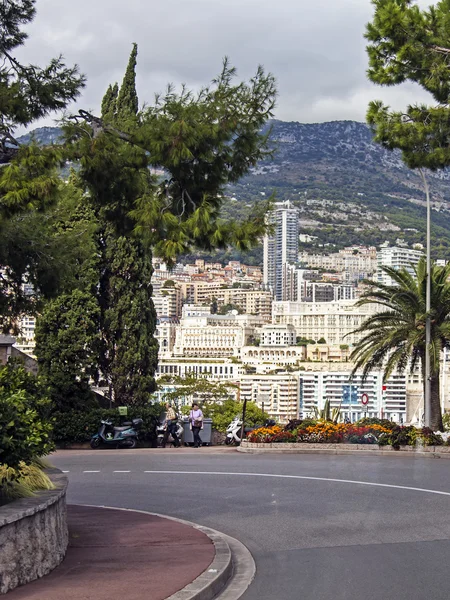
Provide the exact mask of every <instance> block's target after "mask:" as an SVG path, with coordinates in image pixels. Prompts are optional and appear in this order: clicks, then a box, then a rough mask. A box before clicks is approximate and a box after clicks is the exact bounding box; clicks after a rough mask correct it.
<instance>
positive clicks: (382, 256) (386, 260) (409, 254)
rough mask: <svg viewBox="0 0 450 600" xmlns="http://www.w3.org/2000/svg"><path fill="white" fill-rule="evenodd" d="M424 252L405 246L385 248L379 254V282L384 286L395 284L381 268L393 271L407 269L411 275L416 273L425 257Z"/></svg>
mask: <svg viewBox="0 0 450 600" xmlns="http://www.w3.org/2000/svg"><path fill="white" fill-rule="evenodd" d="M423 255H424V254H423V251H422V250H415V249H413V248H407V247H404V246H385V247H382V248H380V250H379V252H378V253H377V261H378V271H377V280H378V282H379V283H382V284H383V285H392V284H393V283H394V282H393V280H392V278H391V277H389V275H387V273H384V271H382V269H381V267H392V268H393V269H401V268H405V269H406V270H407V271H408V272H409V273H411V274H413V273H414V267H415V266H416V265H417V263H418V262H419V260H420V259H421V257H422V256H423Z"/></svg>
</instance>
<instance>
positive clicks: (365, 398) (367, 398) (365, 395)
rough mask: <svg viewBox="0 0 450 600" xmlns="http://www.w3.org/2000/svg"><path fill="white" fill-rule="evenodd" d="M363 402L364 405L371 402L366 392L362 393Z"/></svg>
mask: <svg viewBox="0 0 450 600" xmlns="http://www.w3.org/2000/svg"><path fill="white" fill-rule="evenodd" d="M361 404H363V405H364V406H365V405H366V404H369V396H368V395H367V394H366V393H364V394H362V395H361Z"/></svg>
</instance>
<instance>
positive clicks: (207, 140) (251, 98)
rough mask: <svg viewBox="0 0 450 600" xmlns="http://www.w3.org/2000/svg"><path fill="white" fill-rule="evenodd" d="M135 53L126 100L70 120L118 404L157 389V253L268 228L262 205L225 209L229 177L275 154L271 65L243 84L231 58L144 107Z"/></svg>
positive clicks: (104, 368)
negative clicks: (203, 79) (201, 81)
mask: <svg viewBox="0 0 450 600" xmlns="http://www.w3.org/2000/svg"><path fill="white" fill-rule="evenodd" d="M136 56H137V47H136V46H135V45H134V46H133V50H132V52H131V56H130V59H129V62H128V67H127V70H126V74H125V76H124V79H123V83H122V86H121V88H120V90H118V93H117V102H115V98H116V93H115V91H114V88H111V87H110V88H108V90H107V92H106V94H105V97H104V100H103V103H102V118H97V117H95V116H93V115H90V114H89V113H86V112H83V111H81V113H80V114H79V115H77V116H74V118H73V120H75V121H77V125H78V126H77V127H74V126H73V125H72V124H71V123H68V125H67V127H66V133H67V136H68V140H69V142H70V144H71V147H72V149H73V156H74V157H75V158H81V161H80V171H79V175H80V177H81V179H82V181H83V183H84V185H85V186H86V189H87V191H88V194H89V197H90V200H91V202H92V206H93V207H94V210H95V212H96V217H97V218H98V220H99V223H100V230H99V234H98V247H99V254H100V255H101V257H102V267H101V272H100V287H99V290H100V291H99V303H100V311H101V316H100V322H101V326H100V329H101V335H102V345H101V353H100V360H99V365H100V376H103V377H104V378H105V379H106V383H107V384H108V386H109V388H110V394H111V398H112V399H113V400H114V401H115V402H118V403H123V402H127V403H132V402H144V401H146V400H147V399H148V398H149V393H150V392H151V391H152V390H153V389H154V381H153V376H154V372H155V369H156V364H157V362H156V361H157V344H156V342H155V339H154V330H155V326H156V315H155V312H154V308H153V305H152V302H151V285H150V278H151V273H152V265H151V257H152V249H153V248H154V249H155V250H156V251H157V252H158V253H159V255H160V256H163V257H164V258H165V259H166V260H167V261H168V262H172V263H173V262H174V261H175V259H176V257H177V255H178V254H180V253H182V252H186V251H187V250H188V249H191V248H193V247H198V248H204V249H208V250H213V249H215V248H219V247H222V248H224V247H227V246H229V245H235V246H237V247H238V248H240V249H246V248H248V247H249V246H250V245H252V244H255V243H257V242H259V239H260V236H261V235H262V233H263V232H264V231H265V222H264V210H261V212H260V213H258V211H257V212H255V213H254V214H253V215H252V217H251V218H249V219H248V220H247V221H246V222H244V223H236V222H233V221H227V222H225V221H224V220H222V219H220V216H219V215H220V207H221V204H222V202H223V193H224V188H225V186H226V184H227V183H229V182H232V181H237V180H238V179H239V178H240V177H241V176H242V175H244V174H245V173H247V172H248V170H249V169H250V167H251V166H252V165H254V164H256V163H257V162H258V161H259V160H260V159H261V158H263V157H264V156H267V155H268V153H269V148H268V136H269V131H266V132H264V133H261V128H262V127H263V125H264V124H265V123H266V121H267V119H268V118H269V117H270V116H271V114H272V109H273V106H274V101H275V96H276V89H275V82H274V79H273V77H272V76H271V75H265V73H264V71H263V69H262V68H259V69H258V71H257V73H256V75H255V77H253V78H252V80H251V81H250V82H249V83H237V84H234V83H233V82H232V79H233V77H234V75H235V70H234V69H233V68H232V67H230V65H229V63H228V62H227V61H225V62H224V66H223V70H222V72H221V74H220V76H219V77H218V78H217V79H216V80H215V81H214V82H213V83H212V85H211V88H205V89H203V90H202V91H201V92H200V93H199V94H198V96H195V95H194V94H193V93H191V92H189V91H188V90H186V89H183V90H182V92H181V93H180V94H176V93H175V92H174V91H173V89H169V90H168V92H167V94H166V96H165V97H164V98H161V99H159V100H157V102H156V104H155V106H153V107H150V108H148V109H143V110H142V111H140V112H139V111H138V98H137V93H136V86H135V66H136ZM114 105H115V106H114ZM111 107H112V108H111ZM113 113H114V115H115V116H114V118H113V117H112V115H113ZM80 121H81V123H80ZM80 125H81V127H80ZM89 128H90V131H88V130H89ZM84 132H86V133H88V135H85V133H84ZM152 166H155V167H156V166H158V167H159V168H163V169H164V170H165V171H166V172H167V174H168V176H167V180H166V181H164V182H162V183H161V182H158V181H157V180H156V179H155V178H154V177H152V175H151V174H150V169H149V167H152ZM264 208H267V206H266V205H265V206H264Z"/></svg>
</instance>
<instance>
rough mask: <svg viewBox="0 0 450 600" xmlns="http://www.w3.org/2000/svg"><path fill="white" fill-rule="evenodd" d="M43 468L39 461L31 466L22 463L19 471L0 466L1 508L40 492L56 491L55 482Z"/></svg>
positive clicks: (18, 468)
mask: <svg viewBox="0 0 450 600" xmlns="http://www.w3.org/2000/svg"><path fill="white" fill-rule="evenodd" d="M42 468H43V467H42V464H41V461H39V460H36V461H33V462H32V464H30V465H26V464H25V463H23V462H21V463H19V465H18V467H17V469H13V468H11V467H7V466H6V465H0V506H2V505H4V504H7V503H8V502H12V501H13V500H18V499H19V498H29V497H30V496H33V495H34V492H35V491H38V490H52V489H54V488H55V486H54V484H53V482H52V481H51V479H50V478H49V476H48V475H47V474H46V473H44V471H43V470H42Z"/></svg>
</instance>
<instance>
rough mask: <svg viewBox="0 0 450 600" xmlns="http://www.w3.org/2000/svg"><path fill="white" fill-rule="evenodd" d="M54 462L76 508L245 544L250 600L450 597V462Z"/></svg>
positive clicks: (76, 455)
mask: <svg viewBox="0 0 450 600" xmlns="http://www.w3.org/2000/svg"><path fill="white" fill-rule="evenodd" d="M52 462H53V463H54V464H55V466H57V467H59V468H60V469H62V470H64V471H68V476H69V480H70V486H69V496H68V500H69V502H70V503H74V504H94V505H105V506H115V507H125V508H135V509H140V510H148V511H151V512H157V513H162V514H167V515H171V516H174V517H179V518H182V519H187V520H189V521H194V522H196V523H200V524H202V525H206V526H209V527H212V528H214V529H218V530H219V531H222V532H224V533H227V534H228V535H231V536H233V537H235V538H237V539H239V540H240V541H241V542H243V543H244V544H245V545H246V546H247V547H248V548H249V550H250V552H251V553H252V555H253V557H254V559H255V562H256V567H257V574H256V578H255V580H254V582H253V584H252V585H251V586H250V587H249V589H248V590H247V592H246V593H245V595H244V596H243V597H242V598H243V599H244V600H257V599H259V600H265V599H269V598H270V599H271V600H272V599H273V600H288V599H289V600H290V599H292V598H295V599H297V598H314V599H315V600H353V599H354V598H359V597H363V598H364V599H365V600H375V599H376V600H379V599H380V598H383V600H398V598H408V600H424V599H425V598H433V600H447V599H448V598H449V596H450V592H449V589H450V572H449V565H450V460H444V459H441V460H433V459H425V458H420V457H417V458H416V457H414V458H409V457H405V458H397V457H390V456H389V457H359V456H324V455H301V454H300V455H289V454H288V455H270V454H267V455H264V456H262V455H259V456H256V455H251V454H240V453H238V452H236V451H235V450H232V449H208V448H202V449H198V450H194V449H182V450H162V449H155V450H128V451H127V450H122V451H120V450H119V451H116V450H104V451H93V452H91V451H60V452H58V453H56V454H54V455H53V456H52ZM361 482H363V483H361Z"/></svg>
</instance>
